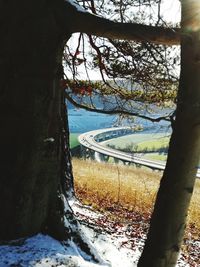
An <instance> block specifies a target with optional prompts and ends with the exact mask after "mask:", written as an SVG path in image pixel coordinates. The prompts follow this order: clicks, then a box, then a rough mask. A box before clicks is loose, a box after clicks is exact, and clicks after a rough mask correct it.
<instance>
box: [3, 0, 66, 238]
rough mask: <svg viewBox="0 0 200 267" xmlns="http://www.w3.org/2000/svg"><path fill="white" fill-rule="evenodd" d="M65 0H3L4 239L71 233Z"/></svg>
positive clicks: (63, 235)
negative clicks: (66, 198) (63, 83)
mask: <svg viewBox="0 0 200 267" xmlns="http://www.w3.org/2000/svg"><path fill="white" fill-rule="evenodd" d="M61 2H62V1H50V0H46V1H45V0H43V1H42V0H41V1H28V2H27V1H22V2H19V1H12V2H11V3H10V2H9V3H7V2H5V1H0V7H1V8H0V10H1V11H0V13H1V16H0V17H1V36H2V39H1V44H0V46H1V47H0V75H1V77H0V127H1V131H0V214H1V216H0V225H1V227H0V239H1V240H9V239H15V238H19V237H23V236H30V235H33V234H35V233H38V232H42V231H43V232H48V233H50V234H51V235H53V236H54V237H57V238H59V239H62V238H65V237H66V235H67V229H65V227H64V207H63V203H62V194H64V190H65V188H64V187H65V186H64V184H65V180H64V178H65V176H66V172H65V173H63V172H64V171H65V170H66V168H65V167H64V166H63V165H64V164H65V166H66V160H69V158H68V159H66V154H64V151H63V147H64V148H65V150H67V145H64V142H65V141H66V135H67V132H64V128H65V126H64V124H65V121H63V119H62V117H63V116H62V115H63V114H64V112H65V106H64V105H65V104H64V98H63V93H62V90H61V88H60V85H59V80H60V78H61V76H62V67H61V66H62V65H61V61H62V49H63V45H64V40H66V39H68V38H69V37H70V33H69V32H68V33H66V30H65V33H64V32H62V27H60V25H59V21H58V20H57V17H56V12H57V6H58V5H59V4H60V3H61ZM56 5H57V6H56ZM22 11H23V12H22ZM64 135H65V138H64ZM69 165H70V162H69V164H68V166H69Z"/></svg>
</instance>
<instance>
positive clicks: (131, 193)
mask: <svg viewBox="0 0 200 267" xmlns="http://www.w3.org/2000/svg"><path fill="white" fill-rule="evenodd" d="M73 171H74V180H75V191H76V195H77V197H78V198H79V199H80V200H81V201H82V203H83V204H86V205H90V206H92V207H93V208H94V209H97V210H100V211H114V210H115V209H119V207H120V209H121V210H122V211H123V210H125V211H129V212H131V211H134V212H139V213H140V214H143V215H145V216H150V214H151V211H152V208H153V204H154V201H155V196H156V192H157V189H158V186H159V181H160V178H161V172H155V171H154V172H153V171H151V170H147V169H143V168H134V167H133V166H123V165H112V164H108V163H97V162H94V161H84V160H79V159H73ZM199 203H200V180H197V181H196V185H195V190H194V193H193V197H192V201H191V205H190V209H189V215H188V225H189V228H190V229H193V230H192V231H193V234H195V235H198V236H200V209H199ZM117 214H118V215H117V216H119V213H117ZM123 218H125V216H124V214H123V212H122V216H121V219H123ZM118 219H119V218H118ZM190 232H191V231H190Z"/></svg>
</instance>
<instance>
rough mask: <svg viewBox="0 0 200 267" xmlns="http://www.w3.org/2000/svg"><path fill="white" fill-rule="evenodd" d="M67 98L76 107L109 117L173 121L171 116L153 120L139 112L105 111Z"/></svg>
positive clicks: (67, 95) (66, 96)
mask: <svg viewBox="0 0 200 267" xmlns="http://www.w3.org/2000/svg"><path fill="white" fill-rule="evenodd" d="M65 98H66V99H67V100H68V101H69V102H70V103H72V104H73V105H74V106H75V107H77V108H83V109H85V110H87V111H91V112H96V113H101V114H108V115H119V114H123V115H127V116H135V117H138V118H142V119H145V120H149V121H152V122H159V121H162V120H165V121H171V120H170V117H169V116H160V117H157V118H152V117H149V116H146V115H142V114H140V113H137V112H131V111H127V110H124V109H112V110H105V109H98V108H92V107H89V106H86V105H83V104H80V103H77V102H76V101H75V100H74V99H73V98H72V97H70V96H69V94H67V93H66V92H65Z"/></svg>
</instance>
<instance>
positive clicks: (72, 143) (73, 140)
mask: <svg viewBox="0 0 200 267" xmlns="http://www.w3.org/2000/svg"><path fill="white" fill-rule="evenodd" d="M78 136H79V133H70V136H69V142H70V148H71V149H72V148H74V147H76V146H78V145H79V142H78Z"/></svg>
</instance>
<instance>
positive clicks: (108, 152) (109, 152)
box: [78, 127, 200, 178]
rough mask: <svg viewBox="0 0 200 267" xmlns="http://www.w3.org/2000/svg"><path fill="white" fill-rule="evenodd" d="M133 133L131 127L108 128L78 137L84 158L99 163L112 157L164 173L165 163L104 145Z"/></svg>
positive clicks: (198, 175)
mask: <svg viewBox="0 0 200 267" xmlns="http://www.w3.org/2000/svg"><path fill="white" fill-rule="evenodd" d="M133 133H134V129H133V128H131V127H116V128H107V129H100V130H94V131H90V132H86V133H83V134H81V135H80V136H79V137H78V140H79V143H80V144H81V151H82V155H83V157H84V158H90V159H94V160H97V161H98V162H102V161H108V160H109V158H110V157H112V158H113V159H114V161H115V162H118V161H121V162H123V163H124V164H131V163H132V164H135V165H137V166H145V167H148V168H151V169H152V170H161V171H163V170H164V169H165V165H166V163H165V162H162V161H153V160H147V159H144V158H142V157H141V156H139V154H131V153H126V152H122V151H119V150H116V149H113V148H110V147H106V146H104V145H102V142H104V141H106V140H109V139H112V138H116V137H119V136H124V135H128V134H133ZM197 177H198V178H200V168H198V170H197Z"/></svg>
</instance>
